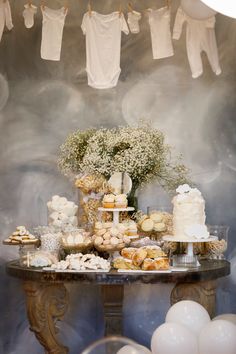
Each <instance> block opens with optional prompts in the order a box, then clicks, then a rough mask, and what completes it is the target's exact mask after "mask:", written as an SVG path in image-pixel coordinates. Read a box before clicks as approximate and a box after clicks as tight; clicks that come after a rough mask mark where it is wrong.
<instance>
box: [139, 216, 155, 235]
mask: <svg viewBox="0 0 236 354" xmlns="http://www.w3.org/2000/svg"><path fill="white" fill-rule="evenodd" d="M153 227H154V221H153V220H151V219H145V220H144V221H143V222H142V224H141V229H142V230H143V231H145V232H149V231H152V229H153Z"/></svg>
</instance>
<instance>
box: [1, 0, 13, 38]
mask: <svg viewBox="0 0 236 354" xmlns="http://www.w3.org/2000/svg"><path fill="white" fill-rule="evenodd" d="M5 25H6V27H7V28H8V29H9V31H10V30H11V29H12V28H13V23H12V17H11V8H10V4H9V1H8V0H6V1H4V0H0V42H1V39H2V34H3V30H4V27H5Z"/></svg>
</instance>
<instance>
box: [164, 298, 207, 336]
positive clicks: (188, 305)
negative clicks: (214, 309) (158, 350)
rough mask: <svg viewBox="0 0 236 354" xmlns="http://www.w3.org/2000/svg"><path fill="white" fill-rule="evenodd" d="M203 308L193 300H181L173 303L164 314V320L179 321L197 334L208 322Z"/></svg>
mask: <svg viewBox="0 0 236 354" xmlns="http://www.w3.org/2000/svg"><path fill="white" fill-rule="evenodd" d="M210 320H211V319H210V316H209V314H208V312H207V311H206V310H205V308H204V307H203V306H202V305H200V304H198V303H197V302H195V301H191V300H183V301H179V302H177V303H176V304H174V305H173V306H172V307H171V308H170V309H169V311H168V312H167V314H166V322H167V323H168V322H173V323H179V324H182V325H183V326H186V327H187V328H188V329H189V330H191V331H193V332H194V333H195V334H196V335H199V333H200V331H201V330H202V328H203V327H204V326H205V325H206V324H207V323H208V322H210Z"/></svg>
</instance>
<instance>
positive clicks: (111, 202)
mask: <svg viewBox="0 0 236 354" xmlns="http://www.w3.org/2000/svg"><path fill="white" fill-rule="evenodd" d="M102 205H103V207H104V208H114V207H115V196H114V195H113V194H106V195H104V197H103V200H102Z"/></svg>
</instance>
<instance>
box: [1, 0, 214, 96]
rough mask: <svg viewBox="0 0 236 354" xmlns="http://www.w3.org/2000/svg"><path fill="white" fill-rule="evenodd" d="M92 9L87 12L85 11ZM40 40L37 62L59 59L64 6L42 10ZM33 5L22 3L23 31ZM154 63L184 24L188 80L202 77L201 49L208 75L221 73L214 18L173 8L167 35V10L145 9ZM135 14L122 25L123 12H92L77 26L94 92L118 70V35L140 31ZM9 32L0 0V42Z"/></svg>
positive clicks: (170, 51)
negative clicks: (83, 37) (38, 60)
mask: <svg viewBox="0 0 236 354" xmlns="http://www.w3.org/2000/svg"><path fill="white" fill-rule="evenodd" d="M90 10H91V11H90ZM41 12H42V17H43V20H42V40H41V58H42V59H44V60H53V61H59V60H60V57H61V47H62V38H63V29H64V24H65V19H66V16H67V13H68V8H65V7H64V6H63V7H61V8H59V9H57V10H55V9H51V8H49V7H47V6H46V5H44V6H41ZM36 13H37V7H36V6H35V5H33V4H32V2H31V4H29V3H27V4H25V5H24V10H23V17H24V23H25V27H26V28H28V29H29V28H32V27H33V26H34V16H35V14H36ZM147 15H148V24H149V27H150V35H151V44H152V54H153V59H165V58H168V57H171V56H173V55H174V48H173V43H172V39H175V40H178V39H179V38H180V36H181V33H182V27H183V25H184V23H186V32H187V36H186V47H187V56H188V60H189V65H190V69H191V72H192V77H193V78H197V77H199V76H200V75H202V73H203V65H202V60H201V52H202V51H205V52H206V54H207V57H208V60H209V63H210V65H211V68H212V70H213V72H214V73H215V74H216V75H219V74H220V73H221V68H220V64H219V58H218V49H217V44H216V37H215V21H216V20H215V15H212V16H211V17H210V18H207V19H206V20H196V19H193V18H192V17H190V16H188V15H187V14H186V13H185V12H184V10H183V9H182V8H181V6H180V7H179V8H178V10H177V14H176V18H175V22H174V27H173V34H171V28H170V19H171V11H170V8H169V7H168V6H163V7H161V8H159V9H155V10H154V9H151V8H150V9H148V12H147ZM141 18H142V15H141V13H140V12H137V11H134V10H132V11H129V12H128V14H127V22H126V19H125V16H124V14H123V12H120V11H114V12H112V13H110V14H107V15H103V14H100V13H98V12H96V11H93V10H92V9H91V8H90V9H89V8H88V11H87V12H86V13H85V14H84V16H83V20H82V24H81V28H82V31H83V34H84V35H85V37H86V71H87V76H88V85H89V86H91V87H94V88H97V89H105V88H106V89H107V88H112V87H115V86H116V85H117V82H118V79H119V76H120V72H121V68H120V52H121V34H122V32H123V33H125V34H126V35H128V34H129V33H130V32H131V33H132V34H137V33H139V32H140V26H139V21H140V19H141ZM5 25H6V27H7V28H8V29H9V30H11V29H12V28H13V23H12V17H11V8H10V4H9V1H8V0H4V1H3V0H0V41H1V38H2V33H3V29H4V26H5Z"/></svg>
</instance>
